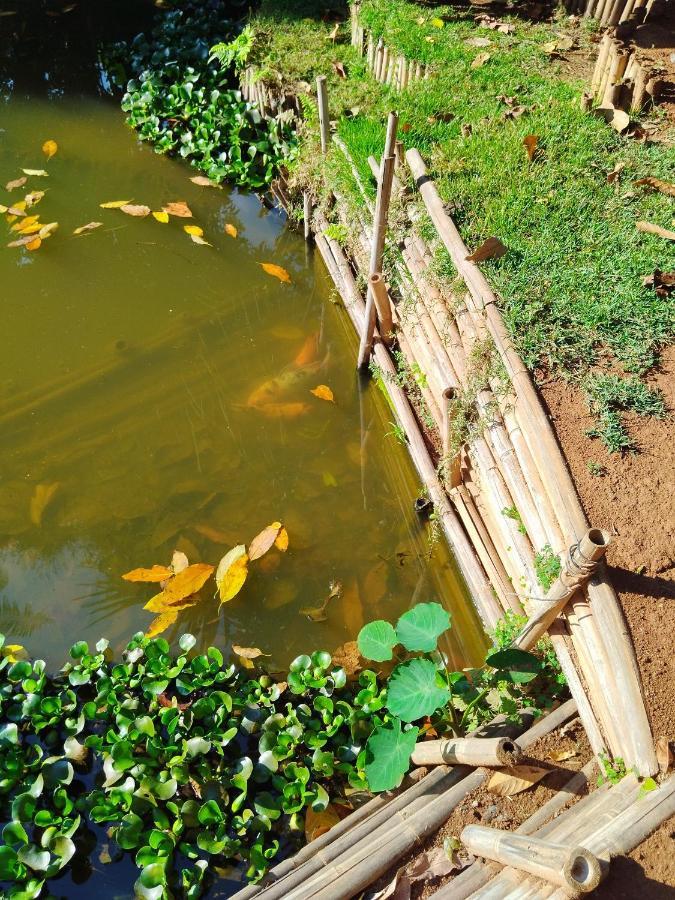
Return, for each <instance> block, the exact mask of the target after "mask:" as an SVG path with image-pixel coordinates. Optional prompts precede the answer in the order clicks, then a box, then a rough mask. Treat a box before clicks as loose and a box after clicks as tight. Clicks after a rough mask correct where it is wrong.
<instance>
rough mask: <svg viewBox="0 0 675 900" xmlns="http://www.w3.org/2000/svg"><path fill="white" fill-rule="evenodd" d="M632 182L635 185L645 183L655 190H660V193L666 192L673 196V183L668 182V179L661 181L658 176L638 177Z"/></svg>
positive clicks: (674, 193)
mask: <svg viewBox="0 0 675 900" xmlns="http://www.w3.org/2000/svg"><path fill="white" fill-rule="evenodd" d="M633 184H634V185H636V186H637V187H639V186H641V185H646V186H647V187H650V188H654V190H655V191H660V192H661V193H662V194H668V196H669V197H675V184H670V182H668V181H661V179H660V178H651V177H650V178H638V180H637V181H634V182H633Z"/></svg>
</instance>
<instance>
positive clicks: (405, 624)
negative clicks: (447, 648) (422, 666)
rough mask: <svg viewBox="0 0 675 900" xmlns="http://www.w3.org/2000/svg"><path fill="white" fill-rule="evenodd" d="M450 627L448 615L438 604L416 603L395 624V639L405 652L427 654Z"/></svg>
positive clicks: (434, 647)
mask: <svg viewBox="0 0 675 900" xmlns="http://www.w3.org/2000/svg"><path fill="white" fill-rule="evenodd" d="M449 627H450V614H449V613H448V612H447V611H446V610H445V609H443V607H442V606H441V605H440V603H417V604H416V605H415V606H413V607H412V609H409V610H408V612H406V613H403V615H402V616H401V618H400V619H399V620H398V622H397V623H396V638H397V640H398V643H400V644H403V646H404V647H405V648H406V650H411V651H415V650H422V651H424V652H425V653H429V652H430V651H432V650H435V649H436V643H437V641H438V638H439V636H440V635H441V634H443V632H444V631H447V630H448V628H449Z"/></svg>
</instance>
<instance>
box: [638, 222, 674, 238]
mask: <svg viewBox="0 0 675 900" xmlns="http://www.w3.org/2000/svg"><path fill="white" fill-rule="evenodd" d="M635 227H636V228H637V230H638V231H643V232H644V233H645V234H655V235H656V236H657V237H662V238H666V240H669V241H675V231H668V229H667V228H661V226H660V225H654V223H653V222H638V223H637V224H636V226H635Z"/></svg>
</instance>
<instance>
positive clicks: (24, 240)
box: [7, 234, 36, 247]
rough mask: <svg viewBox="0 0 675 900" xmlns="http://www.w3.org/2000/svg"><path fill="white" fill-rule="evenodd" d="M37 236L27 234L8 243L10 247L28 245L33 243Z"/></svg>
mask: <svg viewBox="0 0 675 900" xmlns="http://www.w3.org/2000/svg"><path fill="white" fill-rule="evenodd" d="M34 240H36V238H34V237H33V235H32V234H26V235H24V236H23V237H20V238H18V239H17V240H16V241H10V242H9V244H7V246H8V247H27V246H28V244H32V243H33V241H34Z"/></svg>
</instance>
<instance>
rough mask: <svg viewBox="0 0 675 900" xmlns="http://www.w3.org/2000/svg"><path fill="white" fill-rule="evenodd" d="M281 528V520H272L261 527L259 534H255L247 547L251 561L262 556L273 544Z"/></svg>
mask: <svg viewBox="0 0 675 900" xmlns="http://www.w3.org/2000/svg"><path fill="white" fill-rule="evenodd" d="M280 530H281V522H272V524H271V525H268V526H267V528H263V530H262V531H261V532H260V534H257V535H256V536H255V537H254V538H253V540H252V541H251V543H250V544H249V548H248V558H249V559H250V560H251V562H253V560H254V559H260V557H261V556H264V555H265V554H266V553H267V551H268V550H269V549H270V547H271V546H272V545H273V544H274V542H275V541H276V539H277V537H278V536H279V532H280Z"/></svg>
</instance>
